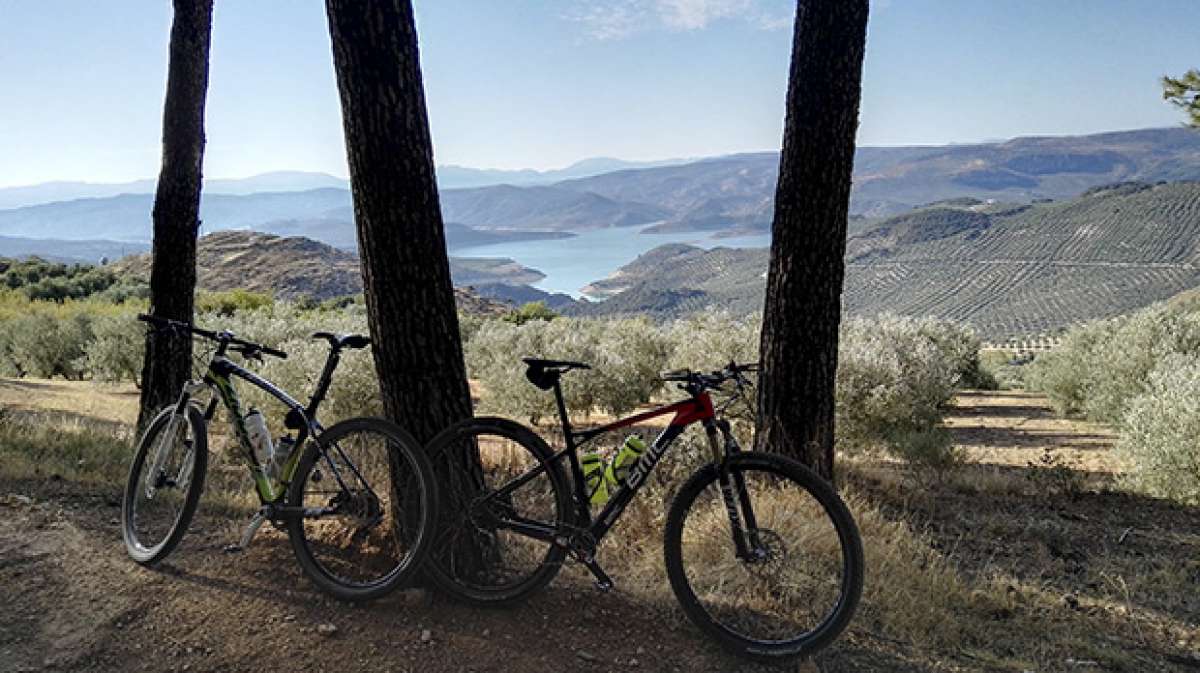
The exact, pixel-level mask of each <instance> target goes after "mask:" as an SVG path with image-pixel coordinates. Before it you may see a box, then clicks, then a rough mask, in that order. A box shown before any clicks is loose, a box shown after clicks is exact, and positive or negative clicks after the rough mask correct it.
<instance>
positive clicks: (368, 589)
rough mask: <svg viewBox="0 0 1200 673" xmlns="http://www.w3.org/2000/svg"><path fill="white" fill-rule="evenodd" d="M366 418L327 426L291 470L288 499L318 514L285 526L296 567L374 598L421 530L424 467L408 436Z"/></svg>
mask: <svg viewBox="0 0 1200 673" xmlns="http://www.w3.org/2000/svg"><path fill="white" fill-rule="evenodd" d="M411 441H412V440H410V439H408V438H407V436H406V435H404V436H401V435H400V434H399V433H398V432H397V431H396V429H394V428H392V427H390V426H389V425H387V424H384V423H382V422H379V421H376V420H374V419H355V420H351V421H346V422H344V423H340V424H338V425H337V426H335V427H333V428H331V429H330V430H329V431H328V432H326V433H325V434H324V435H323V436H322V438H321V444H322V445H323V446H324V447H325V452H324V453H323V454H322V453H321V452H320V450H319V449H318V448H317V447H316V446H313V447H312V449H310V451H311V452H312V453H311V455H310V456H308V457H307V458H306V460H304V461H303V462H302V465H301V468H300V469H299V470H297V474H296V475H295V477H294V479H295V483H293V485H292V490H291V493H290V496H289V503H290V504H292V505H299V506H303V507H305V508H306V509H309V510H310V511H312V512H321V513H322V514H321V515H320V516H305V517H303V518H298V519H296V520H295V522H294V523H293V524H292V526H291V533H292V536H293V542H294V543H298V544H297V549H296V551H297V555H298V556H299V558H300V560H301V564H302V565H303V566H304V569H305V570H306V571H307V572H308V573H309V574H310V576H312V577H313V579H314V580H316V581H317V583H318V584H319V585H320V586H321V587H322V588H324V589H326V590H328V591H330V592H332V593H334V594H336V595H338V596H339V597H341V598H344V599H348V600H356V599H367V598H375V597H378V596H380V595H382V594H383V593H386V592H387V591H389V590H391V589H392V588H395V587H396V586H398V585H399V584H400V583H402V581H403V580H404V579H405V577H406V576H407V575H408V574H409V573H410V572H411V571H412V570H413V569H414V568H415V566H416V563H417V561H418V560H419V559H418V558H417V557H418V554H419V551H420V548H421V547H422V545H423V544H424V542H423V541H424V540H425V538H426V537H427V535H428V531H427V530H426V528H427V525H426V524H427V521H428V517H429V515H430V512H429V508H430V506H431V503H430V500H431V498H430V493H429V489H430V488H431V484H430V483H429V479H428V477H429V474H428V469H429V468H428V467H427V466H426V465H422V464H419V463H418V462H417V456H416V455H415V453H414V451H415V450H414V449H413V448H411V447H409V448H405V446H404V443H405V442H411Z"/></svg>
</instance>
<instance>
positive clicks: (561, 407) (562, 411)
mask: <svg viewBox="0 0 1200 673" xmlns="http://www.w3.org/2000/svg"><path fill="white" fill-rule="evenodd" d="M554 401H555V402H556V403H557V404H558V418H559V421H560V422H561V423H562V429H563V439H564V440H565V441H566V443H567V446H574V445H575V440H574V438H573V437H572V436H571V417H570V416H568V415H567V403H566V401H564V400H563V392H562V377H561V376H555V377H554Z"/></svg>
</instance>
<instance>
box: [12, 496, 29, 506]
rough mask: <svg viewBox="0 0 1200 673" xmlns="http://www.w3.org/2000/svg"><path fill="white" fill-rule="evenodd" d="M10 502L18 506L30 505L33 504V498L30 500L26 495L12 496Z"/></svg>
mask: <svg viewBox="0 0 1200 673" xmlns="http://www.w3.org/2000/svg"><path fill="white" fill-rule="evenodd" d="M12 501H13V502H15V503H17V504H18V505H32V504H33V498H31V497H29V496H27V495H14V496H13V497H12Z"/></svg>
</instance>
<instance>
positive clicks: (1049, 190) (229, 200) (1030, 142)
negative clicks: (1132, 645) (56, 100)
mask: <svg viewBox="0 0 1200 673" xmlns="http://www.w3.org/2000/svg"><path fill="white" fill-rule="evenodd" d="M614 162H615V163H614ZM778 162H779V158H778V155H777V154H776V153H774V152H764V153H756V154H741V155H732V156H726V157H717V158H712V159H704V160H699V161H690V162H687V163H678V164H672V165H664V166H652V167H639V168H623V169H621V170H616V171H608V172H600V173H598V174H595V175H590V176H588V177H578V178H572V179H568V180H560V181H558V182H554V183H553V184H525V185H514V184H502V185H490V186H484V187H472V188H466V189H452V188H445V187H444V188H443V190H442V192H441V201H442V208H443V214H444V216H445V219H446V221H447V222H450V223H453V225H454V227H453V228H454V229H455V231H453V232H448V233H451V234H452V235H451V236H450V239H451V240H450V246H451V248H452V249H453V248H455V247H465V246H466V245H477V244H479V243H478V242H479V241H481V240H487V239H486V237H485V236H483V235H482V234H481V233H480V232H491V234H492V235H494V236H500V237H512V236H514V235H518V232H519V235H520V236H524V237H527V238H526V239H525V240H528V237H529V236H531V235H532V236H533V237H545V236H551V235H561V233H562V232H578V231H584V230H587V229H595V228H602V227H622V226H633V225H647V224H652V225H653V229H654V230H658V231H664V230H679V231H708V232H714V233H715V234H717V235H720V236H725V235H735V234H740V233H753V232H763V231H766V230H767V229H768V227H769V225H770V221H771V215H772V212H773V199H774V189H775V181H776V172H777V169H778ZM620 165H624V164H623V163H622V162H616V160H593V161H590V162H583V163H582V164H580V165H576V166H575V167H571V168H569V169H564V171H558V172H545V173H538V174H537V175H536V176H533V175H525V172H517V175H509V176H508V177H512V178H514V180H513V181H521V180H525V179H526V178H528V179H529V180H530V181H541V180H551V179H555V178H557V177H560V176H561V175H563V174H567V173H588V172H590V171H604V170H606V169H608V168H612V167H614V166H620ZM456 170H457V169H456ZM442 171H443V173H445V172H446V168H443V169H442ZM485 174H486V175H490V176H492V177H482V176H483V175H485ZM522 176H524V177H522ZM539 176H540V177H539ZM476 177H478V178H479V179H480V180H491V179H500V177H501V176H500V175H499V174H497V173H496V172H494V171H493V172H488V171H482V172H480V175H478V176H476ZM1185 179H1200V134H1197V133H1195V132H1193V131H1191V130H1189V129H1185V128H1169V129H1146V130H1140V131H1123V132H1115V133H1104V134H1098V135H1090V136H1074V137H1053V138H1018V139H1015V140H1010V141H1007V142H1002V143H983V144H977V145H952V146H944V147H864V148H860V149H859V151H858V154H857V158H856V165H855V177H854V180H855V182H854V189H853V191H852V196H851V214H852V215H854V216H855V217H867V218H875V217H884V216H890V215H896V214H900V213H904V212H906V211H909V210H912V209H913V208H914V207H916V206H919V205H922V204H927V203H930V202H934V201H940V200H946V199H953V198H963V197H971V198H979V199H984V200H988V199H991V200H996V201H1001V202H1010V203H1029V202H1033V201H1038V200H1045V199H1062V198H1068V197H1072V196H1075V195H1077V194H1079V193H1081V192H1082V191H1084V190H1085V189H1088V188H1090V187H1095V186H1098V185H1103V184H1110V183H1113V182H1118V181H1126V180H1141V181H1148V182H1156V181H1160V180H1185ZM464 180H465V178H464ZM330 181H332V182H330ZM443 182H444V183H445V182H448V179H447V178H445V177H443ZM462 182H463V181H462V180H460V181H459V184H461V183H462ZM233 183H236V184H233ZM139 184H141V185H143V186H145V185H144V184H143V183H130V185H124V186H120V187H121V188H122V189H132V187H131V185H135V186H136V185H139ZM313 185H317V186H316V187H314V186H313ZM109 187H112V186H109ZM284 187H287V189H284ZM293 188H294V189H293ZM19 189H24V190H26V191H27V192H28V190H35V191H36V190H37V189H42V190H43V192H44V193H43V196H42V197H41V198H45V197H47V195H52V194H56V193H61V192H62V190H63V189H65V188H64V187H63V185H62V183H54V184H53V185H41V186H37V187H30V188H19ZM55 190H58V191H55ZM9 192H12V190H11V189H9V190H0V204H2V203H5V199H6V198H7V199H8V201H7V202H9V203H11V202H13V201H14V199H18V198H24V199H29V198H32V197H31V196H29V194H28V193H26V194H25V195H24V196H20V195H17V196H14V195H13V194H12V193H9ZM6 195H7V196H6ZM152 200H153V197H152V196H151V195H150V194H149V193H148V191H147V192H144V193H140V194H134V193H128V194H119V195H107V196H89V197H87V198H77V199H74V200H67V201H55V202H52V203H41V204H38V205H30V206H25V207H21V208H9V209H2V210H0V236H9V237H26V238H55V239H68V240H94V239H108V240H114V241H121V242H124V241H129V242H143V243H144V242H146V241H148V240H149V238H150V215H149V213H150V208H151V205H152ZM201 217H202V220H203V222H204V230H205V231H209V232H211V231H219V230H224V229H253V230H258V231H266V232H272V233H278V234H282V235H303V236H307V237H311V238H315V239H318V240H321V241H323V242H326V243H329V244H330V245H334V246H336V247H341V248H346V249H350V248H353V246H354V240H355V238H354V227H353V210H352V207H351V200H350V194H349V192H348V191H347V190H346V189H345V188H344V183H341V182H340V181H338V179H337V178H333V177H332V176H326V175H321V174H308V173H296V174H266V175H263V176H257V177H256V178H249V179H247V180H245V181H231V182H230V181H211V182H210V183H209V187H208V189H207V190H206V192H205V195H204V200H203V205H202V211H201ZM545 232H557V233H553V234H551V233H545ZM509 240H516V239H512V238H509ZM0 252H2V251H0Z"/></svg>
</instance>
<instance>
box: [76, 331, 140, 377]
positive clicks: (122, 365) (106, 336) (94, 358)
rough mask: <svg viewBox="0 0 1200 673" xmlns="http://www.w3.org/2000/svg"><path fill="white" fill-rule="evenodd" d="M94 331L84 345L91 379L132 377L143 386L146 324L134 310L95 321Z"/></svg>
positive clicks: (87, 368)
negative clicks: (138, 318)
mask: <svg viewBox="0 0 1200 673" xmlns="http://www.w3.org/2000/svg"><path fill="white" fill-rule="evenodd" d="M92 335H93V336H92V340H91V341H90V342H88V344H87V345H86V346H85V347H84V368H85V369H86V370H87V371H88V372H89V373H91V375H92V379H94V380H96V381H101V382H105V383H117V382H120V381H133V382H134V383H135V384H137V385H139V386H140V385H141V373H142V361H143V360H144V359H145V352H146V329H145V325H144V324H143V323H141V322H138V320H137V318H136V317H135V316H134V314H132V313H130V314H127V315H114V316H102V317H100V318H97V319H96V320H95V322H93V323H92Z"/></svg>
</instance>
